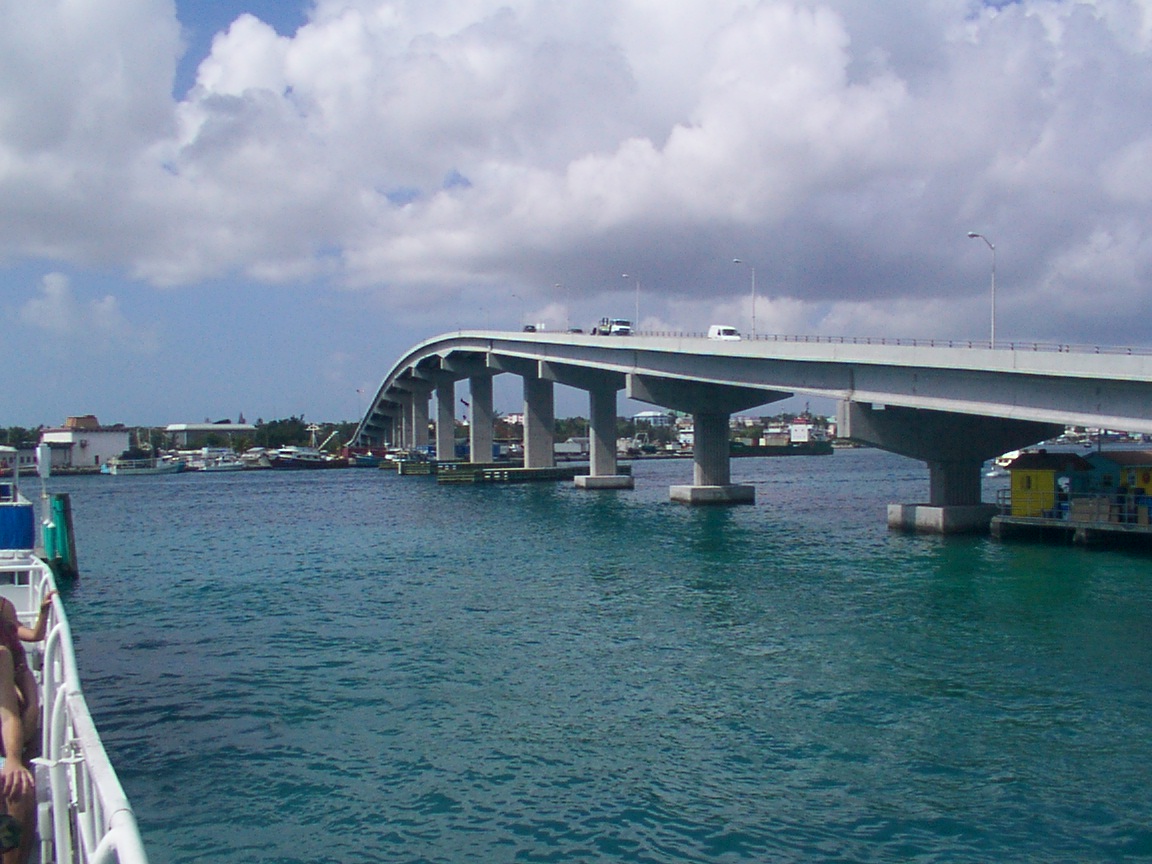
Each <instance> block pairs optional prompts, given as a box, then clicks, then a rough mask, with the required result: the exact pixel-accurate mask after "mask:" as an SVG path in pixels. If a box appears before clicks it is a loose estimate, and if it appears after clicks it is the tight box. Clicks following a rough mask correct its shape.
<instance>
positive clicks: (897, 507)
mask: <svg viewBox="0 0 1152 864" xmlns="http://www.w3.org/2000/svg"><path fill="white" fill-rule="evenodd" d="M998 512H999V508H998V507H997V506H996V505H995V504H953V505H951V506H943V507H939V506H934V505H932V504H889V505H888V527H889V528H891V529H892V530H894V531H907V532H909V533H912V534H984V533H987V531H988V526H989V525H990V524H991V522H992V517H993V516H995V515H996V514H997V513H998Z"/></svg>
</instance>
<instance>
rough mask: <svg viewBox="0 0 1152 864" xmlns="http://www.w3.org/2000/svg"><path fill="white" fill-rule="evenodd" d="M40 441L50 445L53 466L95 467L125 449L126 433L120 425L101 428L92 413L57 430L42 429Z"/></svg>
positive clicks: (72, 418) (78, 417) (127, 439)
mask: <svg viewBox="0 0 1152 864" xmlns="http://www.w3.org/2000/svg"><path fill="white" fill-rule="evenodd" d="M40 441H41V442H42V443H45V444H49V445H51V446H52V464H53V466H54V467H62V468H99V467H100V466H101V465H103V464H104V463H105V462H107V461H108V460H109V459H111V458H113V457H115V456H119V455H120V454H121V453H123V452H124V451H125V450H127V449H128V445H129V443H130V432H129V430H128V429H127V428H126V427H125V426H123V425H121V424H116V425H115V426H101V425H100V421H99V420H97V419H96V416H95V415H94V414H84V415H81V416H76V417H69V418H68V419H67V420H65V421H64V425H63V426H61V427H59V428H56V429H45V430H44V431H43V432H42V433H41V434H40ZM60 453H63V454H65V455H63V456H61V455H59V454H60ZM57 460H59V461H57Z"/></svg>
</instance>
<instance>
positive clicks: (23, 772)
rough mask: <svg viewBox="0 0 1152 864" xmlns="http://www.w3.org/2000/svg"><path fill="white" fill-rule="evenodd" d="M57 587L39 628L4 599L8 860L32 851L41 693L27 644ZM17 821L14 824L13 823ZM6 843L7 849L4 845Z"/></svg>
mask: <svg viewBox="0 0 1152 864" xmlns="http://www.w3.org/2000/svg"><path fill="white" fill-rule="evenodd" d="M55 596H56V592H55V591H50V592H49V593H48V594H46V595H45V596H44V598H43V599H42V600H41V601H40V614H39V616H38V617H37V618H36V626H35V627H25V626H24V625H23V624H21V623H20V619H19V618H18V617H17V615H16V607H15V606H13V605H12V602H11V601H10V600H8V599H7V598H0V746H2V747H3V756H4V761H3V763H2V764H0V799H2V803H3V806H4V808H5V810H6V813H5V814H3V815H4V816H6V817H8V818H6V819H3V822H5V823H7V824H5V825H2V826H0V834H15V835H18V836H17V837H15V838H12V839H15V840H16V841H17V845H15V846H14V845H13V844H12V842H11V839H9V838H5V839H8V842H4V843H3V844H2V845H0V849H3V850H4V855H3V860H4V864H19V862H25V861H27V860H28V858H29V856H30V855H31V852H32V834H33V831H32V814H33V811H34V809H35V805H36V784H35V780H34V778H33V777H32V772H31V771H30V770H29V768H28V762H29V760H30V759H31V758H32V757H33V756H35V755H37V751H38V747H39V743H40V740H39V737H38V735H37V733H38V732H39V729H40V694H39V687H38V686H37V684H36V678H35V676H34V675H33V674H32V670H31V669H30V668H29V666H28V656H27V653H26V652H25V650H24V644H23V643H24V642H39V641H41V640H42V639H43V638H44V635H45V632H46V630H47V626H48V610H49V609H50V608H51V606H52V598H53V597H55ZM13 822H14V823H15V826H13V824H12V823H13ZM5 847H7V848H5Z"/></svg>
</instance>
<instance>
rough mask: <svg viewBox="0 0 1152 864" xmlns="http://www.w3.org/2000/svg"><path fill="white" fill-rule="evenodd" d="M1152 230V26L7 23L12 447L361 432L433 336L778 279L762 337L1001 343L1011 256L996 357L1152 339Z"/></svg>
mask: <svg viewBox="0 0 1152 864" xmlns="http://www.w3.org/2000/svg"><path fill="white" fill-rule="evenodd" d="M1150 217H1152V0H1020V2H998V3H994V4H993V3H986V2H985V3H982V2H979V0H885V2H882V3H880V2H876V0H811V2H809V0H788V2H785V0H764V2H753V0H677V2H676V3H665V2H656V0H582V2H580V3H568V2H560V0H467V2H465V0H391V2H385V0H308V2H290V0H261V2H255V0H252V2H244V0H215V2H212V0H188V2H184V0H180V2H173V0H89V2H84V3H76V2H68V0H38V2H36V3H17V2H0V309H2V313H3V320H4V322H5V323H6V326H5V337H4V338H5V343H6V347H7V350H6V351H5V352H4V360H3V366H2V368H3V370H4V375H3V379H4V385H5V386H4V387H3V390H0V394H2V395H0V426H9V425H22V426H36V425H40V424H45V425H57V424H60V423H62V422H63V420H64V419H65V417H67V416H69V415H74V414H87V413H93V414H96V415H97V416H98V417H99V418H100V420H101V421H102V422H105V423H117V422H122V423H127V424H130V425H136V424H148V425H161V424H166V423H170V422H201V421H203V420H206V419H211V420H221V419H232V420H236V419H238V417H239V416H240V415H243V416H244V418H245V419H246V420H248V421H249V422H254V421H255V420H257V419H273V418H278V417H287V416H290V415H296V416H300V415H303V416H305V417H306V418H308V419H311V420H342V419H354V418H357V417H359V416H360V414H361V413H362V412H363V410H364V409H365V407H366V402H367V400H368V398H369V396H370V395H371V394H372V393H374V392H375V390H376V388H377V387H378V385H379V383H380V381H381V379H382V378H383V376H384V375H385V374H386V373H387V371H388V369H389V368H390V366H391V365H392V363H393V362H394V361H395V360H396V359H397V358H398V357H399V356H400V355H402V354H403V353H404V352H405V351H406V350H407V349H408V348H409V347H411V346H412V345H413V344H415V343H416V342H418V341H420V340H423V339H426V338H429V337H432V336H435V335H438V334H441V333H445V332H449V331H454V330H458V329H475V328H481V329H483V328H492V329H516V330H519V329H520V328H521V326H522V325H523V324H525V323H540V324H545V325H546V326H548V327H559V328H563V327H568V326H582V327H584V328H585V329H587V328H588V327H589V326H590V325H591V324H592V323H593V322H594V321H596V320H597V319H599V318H600V317H601V316H613V317H629V318H630V317H634V316H635V315H636V312H637V310H638V312H639V315H638V319H639V327H640V329H641V330H686V331H698V332H699V331H704V330H706V329H707V327H708V325H709V324H711V323H726V324H732V325H735V326H737V327H739V328H740V329H741V330H743V331H745V332H749V331H751V329H752V322H753V305H752V291H751V287H752V280H753V278H754V279H755V285H756V305H755V321H756V330H757V332H758V333H760V334H767V333H778V334H793V335H799V334H808V335H813V334H815V335H828V336H870V337H900V338H921V339H930V338H937V339H973V340H987V339H988V338H989V335H990V329H991V319H992V304H991V281H992V268H993V264H994V265H995V280H996V307H995V308H996V313H995V322H996V324H995V326H996V336H997V340H998V341H999V342H1003V341H1007V340H1015V341H1042V342H1057V343H1069V344H1078V345H1079V344H1086V345H1093V344H1103V345H1140V346H1147V345H1148V344H1149V335H1148V317H1147V314H1146V313H1147V310H1148V309H1149V308H1152V303H1150V300H1152V298H1150V296H1149V294H1150V290H1149V285H1150V275H1152V218H1150ZM970 231H975V232H978V233H979V234H981V235H983V237H982V238H980V237H978V238H976V239H971V238H969V237H968V236H967V234H968V232H970ZM983 238H987V240H985V239H983ZM989 244H992V245H993V246H994V247H995V251H994V252H993V250H992V249H991V248H990V246H989ZM733 259H740V261H741V262H742V263H739V264H737V263H733ZM624 274H627V275H624ZM500 378H501V379H508V378H510V376H500ZM497 394H498V395H497V408H498V409H499V410H503V411H505V412H510V411H515V410H519V406H518V400H519V398H520V397H519V391H518V389H517V388H516V387H514V386H512V385H511V384H508V383H507V382H504V383H502V384H500V385H498V390H497ZM570 397H571V394H569V395H568V396H566V397H564V398H565V399H568V400H570ZM557 413H558V415H559V416H566V415H567V414H568V413H572V414H576V413H586V403H584V407H581V403H580V402H579V401H571V400H570V401H568V402H567V403H565V404H558V406H557Z"/></svg>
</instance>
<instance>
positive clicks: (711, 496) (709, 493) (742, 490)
mask: <svg viewBox="0 0 1152 864" xmlns="http://www.w3.org/2000/svg"><path fill="white" fill-rule="evenodd" d="M668 495H669V497H670V498H671V499H672V500H673V501H679V502H680V503H682V504H753V503H755V501H756V487H755V486H744V485H740V484H729V485H727V486H669V487H668Z"/></svg>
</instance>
